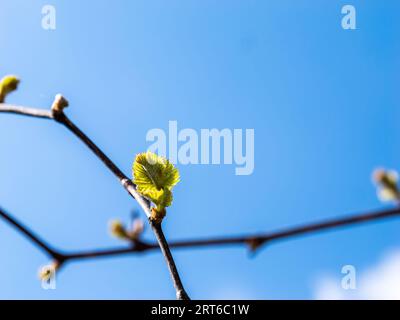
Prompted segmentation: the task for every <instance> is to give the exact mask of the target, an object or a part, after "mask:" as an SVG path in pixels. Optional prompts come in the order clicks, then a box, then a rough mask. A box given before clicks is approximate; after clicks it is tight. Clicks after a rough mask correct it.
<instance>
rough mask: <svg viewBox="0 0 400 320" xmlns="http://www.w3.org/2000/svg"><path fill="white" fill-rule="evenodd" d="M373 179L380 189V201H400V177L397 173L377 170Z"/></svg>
mask: <svg viewBox="0 0 400 320" xmlns="http://www.w3.org/2000/svg"><path fill="white" fill-rule="evenodd" d="M372 177H373V181H374V182H375V184H376V185H377V188H378V197H379V199H381V200H382V201H398V200H400V190H399V187H398V179H399V177H398V173H397V172H396V171H393V170H389V171H388V170H385V169H377V170H375V171H374V173H373V175H372Z"/></svg>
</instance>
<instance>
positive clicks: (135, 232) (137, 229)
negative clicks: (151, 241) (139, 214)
mask: <svg viewBox="0 0 400 320" xmlns="http://www.w3.org/2000/svg"><path fill="white" fill-rule="evenodd" d="M143 231H144V222H143V220H142V219H139V218H138V219H135V220H134V221H133V224H132V230H131V231H129V238H130V239H131V240H133V241H136V240H139V238H140V236H141V235H142V233H143Z"/></svg>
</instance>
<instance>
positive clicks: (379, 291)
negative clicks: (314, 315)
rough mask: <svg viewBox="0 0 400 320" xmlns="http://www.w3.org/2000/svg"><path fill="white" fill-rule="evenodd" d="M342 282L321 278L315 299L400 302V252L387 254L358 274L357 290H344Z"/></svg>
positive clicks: (315, 292)
mask: <svg viewBox="0 0 400 320" xmlns="http://www.w3.org/2000/svg"><path fill="white" fill-rule="evenodd" d="M341 281H342V278H334V277H323V278H321V279H320V280H319V281H317V285H316V286H315V288H314V297H315V298H316V299H323V300H342V299H346V300H349V299H367V300H370V299H376V300H378V299H388V300H400V250H396V251H392V252H390V253H388V254H386V255H385V256H384V257H383V258H382V259H381V261H379V262H378V263H377V264H376V265H374V266H372V267H370V268H368V269H367V270H365V271H363V272H361V273H357V274H356V281H357V282H356V289H355V290H345V289H343V288H342V286H341Z"/></svg>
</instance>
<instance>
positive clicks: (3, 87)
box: [0, 75, 20, 103]
mask: <svg viewBox="0 0 400 320" xmlns="http://www.w3.org/2000/svg"><path fill="white" fill-rule="evenodd" d="M19 82H20V80H19V79H18V78H17V77H16V76H13V75H9V76H5V77H4V78H3V79H1V80H0V103H3V102H4V100H5V99H6V97H7V95H8V94H9V93H11V92H13V91H15V90H17V88H18V84H19Z"/></svg>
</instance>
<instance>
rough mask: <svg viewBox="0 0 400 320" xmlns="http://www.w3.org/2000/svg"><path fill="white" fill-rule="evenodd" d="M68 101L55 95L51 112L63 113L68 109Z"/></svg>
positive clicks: (59, 95)
mask: <svg viewBox="0 0 400 320" xmlns="http://www.w3.org/2000/svg"><path fill="white" fill-rule="evenodd" d="M68 105H69V104H68V100H67V99H65V98H64V97H63V96H62V95H61V94H57V95H56V97H55V98H54V102H53V105H52V106H51V110H52V111H53V112H63V110H64V109H65V108H66V107H68Z"/></svg>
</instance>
